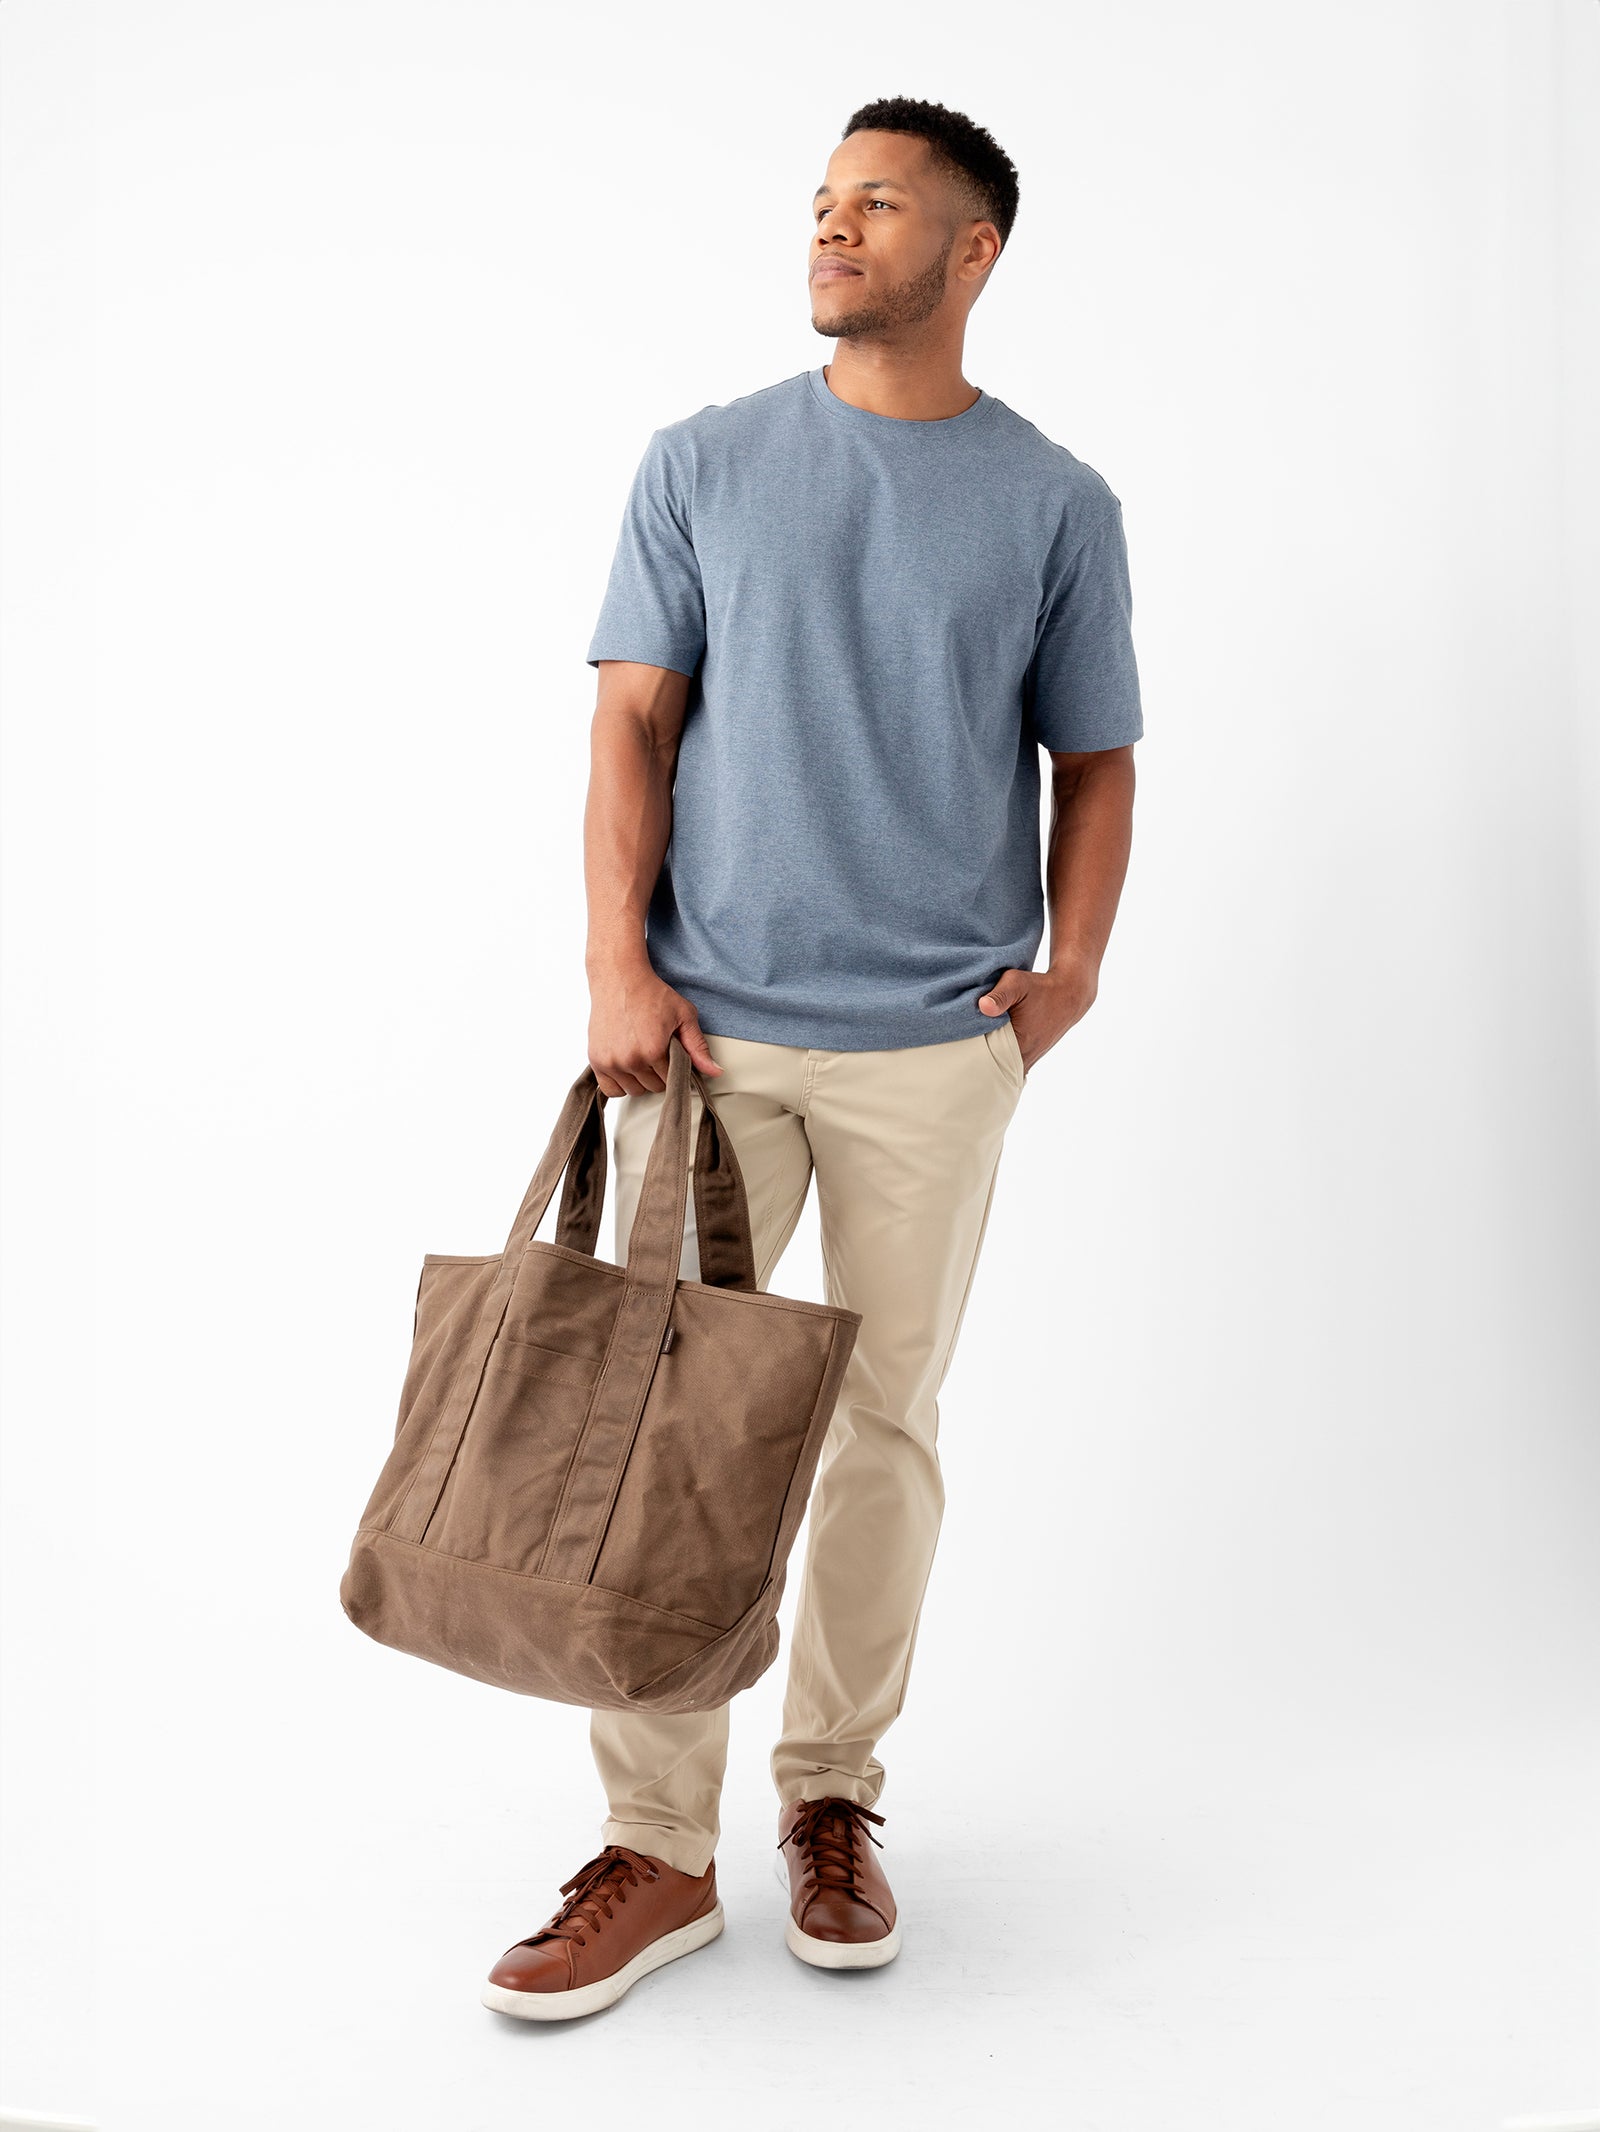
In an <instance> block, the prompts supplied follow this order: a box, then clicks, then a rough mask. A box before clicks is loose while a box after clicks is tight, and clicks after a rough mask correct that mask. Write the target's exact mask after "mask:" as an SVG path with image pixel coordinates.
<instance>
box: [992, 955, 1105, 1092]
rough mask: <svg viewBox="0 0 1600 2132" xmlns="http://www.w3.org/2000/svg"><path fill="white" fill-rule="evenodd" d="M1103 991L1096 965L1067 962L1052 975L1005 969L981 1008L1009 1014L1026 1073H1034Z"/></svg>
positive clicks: (1056, 965) (1056, 964) (1076, 960)
mask: <svg viewBox="0 0 1600 2132" xmlns="http://www.w3.org/2000/svg"><path fill="white" fill-rule="evenodd" d="M1099 987H1100V976H1099V972H1098V971H1097V970H1096V968H1095V967H1094V965H1093V964H1092V963H1090V962H1087V961H1084V960H1083V959H1081V958H1077V957H1072V958H1066V957H1064V958H1063V959H1062V960H1060V961H1059V962H1052V963H1051V965H1050V967H1049V969H1048V970H1003V971H1002V972H1001V974H1000V977H999V980H998V982H997V983H996V984H994V985H993V986H991V987H990V989H989V990H988V991H987V992H985V993H984V995H983V997H982V998H981V999H980V1000H979V1001H978V1008H979V1011H980V1013H983V1014H1006V1013H1009V1014H1010V1016H1011V1024H1012V1027H1013V1028H1014V1029H1015V1030H1016V1032H1017V1043H1018V1045H1019V1046H1020V1047H1021V1051H1022V1066H1023V1071H1024V1072H1031V1071H1032V1069H1033V1067H1034V1065H1035V1063H1036V1062H1037V1061H1038V1060H1040V1059H1042V1058H1043V1057H1044V1055H1045V1053H1046V1052H1047V1051H1048V1050H1050V1048H1051V1047H1052V1045H1055V1044H1058V1043H1059V1042H1060V1041H1061V1039H1062V1038H1063V1037H1064V1036H1065V1035H1066V1033H1067V1031H1068V1030H1069V1029H1070V1028H1071V1027H1072V1025H1073V1023H1074V1022H1081V1021H1082V1020H1083V1017H1084V1016H1085V1015H1086V1014H1087V1013H1088V1011H1089V1009H1090V1008H1091V1007H1092V1006H1093V1005H1094V998H1095V993H1096V992H1097V991H1098V990H1099Z"/></svg>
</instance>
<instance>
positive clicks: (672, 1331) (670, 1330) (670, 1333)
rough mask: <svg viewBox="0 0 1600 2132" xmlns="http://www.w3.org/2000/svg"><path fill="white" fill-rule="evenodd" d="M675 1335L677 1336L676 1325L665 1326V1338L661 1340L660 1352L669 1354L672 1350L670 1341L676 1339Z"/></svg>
mask: <svg viewBox="0 0 1600 2132" xmlns="http://www.w3.org/2000/svg"><path fill="white" fill-rule="evenodd" d="M677 1337H678V1328H677V1326H676V1325H669V1326H668V1327H667V1332H666V1338H665V1339H664V1340H663V1341H662V1343H661V1352H662V1353H663V1354H664V1355H669V1354H671V1352H672V1343H673V1341H674V1340H676V1339H677Z"/></svg>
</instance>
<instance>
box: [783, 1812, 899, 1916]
mask: <svg viewBox="0 0 1600 2132" xmlns="http://www.w3.org/2000/svg"><path fill="white" fill-rule="evenodd" d="M883 1818H884V1817H883V1815H882V1814H875V1813H873V1812H872V1810H871V1808H870V1807H865V1806H862V1805H860V1804H859V1803H858V1802H857V1801H856V1800H854V1799H806V1800H804V1801H802V1803H801V1807H800V1811H799V1813H798V1814H797V1815H796V1816H795V1822H794V1826H793V1828H791V1829H790V1831H789V1833H788V1835H787V1836H785V1837H784V1838H783V1839H782V1841H781V1842H780V1843H779V1845H778V1849H779V1850H780V1851H781V1850H782V1849H783V1846H784V1844H785V1843H792V1844H793V1845H794V1847H795V1849H796V1850H797V1851H798V1852H799V1853H800V1856H801V1857H802V1858H803V1859H804V1860H805V1862H806V1864H807V1865H808V1866H809V1867H810V1869H811V1873H812V1877H813V1878H814V1879H815V1881H816V1883H817V1885H818V1886H819V1887H833V1888H843V1889H845V1890H846V1891H847V1892H848V1893H849V1894H851V1895H854V1894H855V1893H856V1892H857V1889H856V1876H857V1875H858V1874H859V1872H860V1870H861V1861H862V1858H863V1856H864V1853H863V1852H862V1850H861V1848H860V1843H859V1838H860V1837H862V1836H865V1837H866V1839H867V1841H868V1842H869V1843H876V1844H878V1849H879V1850H880V1851H881V1850H882V1849H883V1845H882V1844H881V1843H878V1839H877V1837H876V1836H874V1835H873V1833H872V1831H871V1829H869V1828H868V1827H867V1826H866V1824H867V1823H868V1822H869V1821H873V1822H876V1823H877V1825H878V1827H879V1828H882V1827H883Z"/></svg>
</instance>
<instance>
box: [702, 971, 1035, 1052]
mask: <svg viewBox="0 0 1600 2132" xmlns="http://www.w3.org/2000/svg"><path fill="white" fill-rule="evenodd" d="M677 989H678V990H679V991H681V992H683V994H684V997H685V998H686V999H690V1000H693V1002H694V1008H695V1012H696V1014H697V1015H698V1016H699V1019H700V1027H701V1028H702V1030H704V1032H705V1034H706V1035H707V1036H731V1037H742V1038H744V1039H745V1040H746V1041H748V1042H751V1043H757V1044H787V1045H790V1046H794V1047H798V1048H802V1049H805V1050H808V1051H908V1050H910V1049H912V1048H913V1047H914V1046H917V1045H923V1044H949V1043H955V1042H957V1041H959V1040H960V1039H961V1038H963V1037H972V1036H983V1035H985V1034H986V1033H987V1032H988V1031H989V1030H991V1029H1003V1028H1004V1027H1005V1025H1006V1023H1007V1022H1009V1021H1010V1019H1011V1016H1010V1015H1009V1014H980V1013H979V1011H978V1009H977V1008H976V1007H973V1006H970V1005H968V1004H967V1003H966V1002H965V1001H964V1000H958V1001H957V1002H956V1003H955V1004H954V1006H951V1007H919V1008H917V1009H916V1010H915V1011H914V1012H912V1013H906V1014H894V1015H880V1016H877V1017H875V1018H873V1019H864V1018H863V1017H862V1016H860V1015H858V1014H850V1015H828V1014H815V1013H810V1012H806V1011H794V1010H785V1011H783V1012H776V1011H773V1010H771V1009H768V1008H764V1007H756V1006H751V1005H750V1004H749V1003H748V1002H741V1001H735V1000H732V999H728V1000H726V1001H719V1000H716V999H714V998H713V997H711V996H710V995H709V994H707V993H706V991H705V988H704V987H703V986H697V987H694V988H687V987H685V986H682V985H680V986H678V987H677Z"/></svg>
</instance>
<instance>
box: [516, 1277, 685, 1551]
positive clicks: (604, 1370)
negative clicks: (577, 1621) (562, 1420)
mask: <svg viewBox="0 0 1600 2132" xmlns="http://www.w3.org/2000/svg"><path fill="white" fill-rule="evenodd" d="M670 1315H672V1303H668V1318H670ZM625 1318H627V1296H623V1301H621V1305H619V1309H617V1315H614V1318H612V1324H610V1339H608V1341H606V1354H604V1360H602V1364H599V1375H597V1377H595V1388H593V1392H591V1394H589V1405H587V1409H585V1416H582V1428H580V1431H578V1439H576V1443H574V1445H572V1456H570V1458H567V1471H565V1473H563V1475H561V1495H559V1497H557V1503H555V1516H553V1518H550V1531H548V1533H546V1535H544V1546H542V1548H540V1567H544V1563H546V1561H548V1558H550V1548H553V1546H555V1539H557V1533H559V1531H561V1518H563V1516H565V1509H567V1497H570V1492H572V1475H574V1473H576V1471H578V1458H580V1456H582V1450H585V1445H587V1441H589V1435H591V1431H593V1426H595V1407H597V1405H599V1394H602V1388H604V1386H606V1379H608V1377H610V1373H612V1369H610V1367H612V1362H614V1360H617V1337H619V1332H621V1330H623V1322H625ZM659 1360H661V1347H659V1343H657V1350H655V1362H651V1379H655V1364H657V1362H659ZM642 1407H644V1401H640V1411H642ZM634 1426H636V1428H638V1418H636V1420H634ZM631 1441H634V1437H631V1431H629V1443H631ZM606 1518H608V1520H610V1507H608V1509H606ZM589 1567H591V1569H593V1556H591V1558H589ZM585 1582H587V1580H585Z"/></svg>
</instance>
